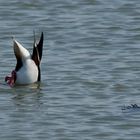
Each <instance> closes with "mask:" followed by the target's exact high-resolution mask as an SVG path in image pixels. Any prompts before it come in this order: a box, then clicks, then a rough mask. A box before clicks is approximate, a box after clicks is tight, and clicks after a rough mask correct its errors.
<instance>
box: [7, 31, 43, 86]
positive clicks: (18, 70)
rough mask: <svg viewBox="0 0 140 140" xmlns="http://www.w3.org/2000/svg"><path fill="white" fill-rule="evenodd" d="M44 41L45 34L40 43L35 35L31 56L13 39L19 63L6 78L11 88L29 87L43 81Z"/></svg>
mask: <svg viewBox="0 0 140 140" xmlns="http://www.w3.org/2000/svg"><path fill="white" fill-rule="evenodd" d="M43 40H44V34H43V32H42V33H41V36H40V39H39V41H38V43H37V42H36V39H35V34H34V43H33V52H32V54H30V53H29V51H28V50H27V49H26V48H24V47H23V46H22V45H21V44H20V43H19V42H18V41H17V40H16V39H15V38H13V50H14V54H15V57H16V60H17V63H16V66H15V69H14V70H13V71H12V72H11V76H6V77H5V82H6V83H7V84H8V85H9V86H11V87H13V86H14V85H28V84H32V83H35V82H39V81H41V69H40V63H41V59H42V52H43Z"/></svg>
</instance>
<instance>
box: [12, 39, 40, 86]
mask: <svg viewBox="0 0 140 140" xmlns="http://www.w3.org/2000/svg"><path fill="white" fill-rule="evenodd" d="M14 52H15V54H19V55H20V57H21V58H22V63H23V66H22V67H21V68H20V69H19V70H18V71H17V72H16V82H15V83H16V84H31V83H34V82H36V81H37V80H38V68H37V66H36V64H35V62H34V61H33V60H32V59H31V55H30V53H29V51H28V50H27V49H25V48H24V47H23V46H22V45H21V44H20V43H19V42H17V41H16V40H14Z"/></svg>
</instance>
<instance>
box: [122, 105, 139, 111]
mask: <svg viewBox="0 0 140 140" xmlns="http://www.w3.org/2000/svg"><path fill="white" fill-rule="evenodd" d="M128 109H140V106H138V105H137V104H131V105H128V106H123V107H122V110H128Z"/></svg>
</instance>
